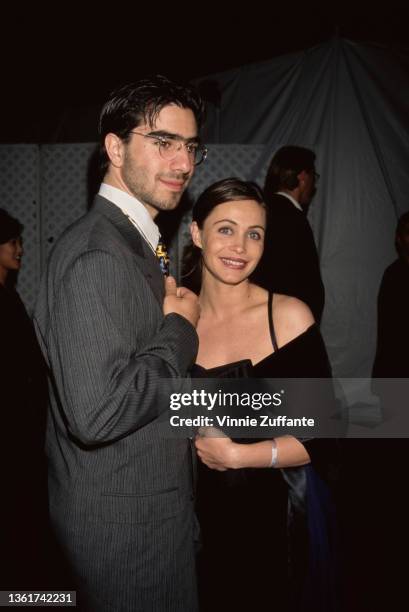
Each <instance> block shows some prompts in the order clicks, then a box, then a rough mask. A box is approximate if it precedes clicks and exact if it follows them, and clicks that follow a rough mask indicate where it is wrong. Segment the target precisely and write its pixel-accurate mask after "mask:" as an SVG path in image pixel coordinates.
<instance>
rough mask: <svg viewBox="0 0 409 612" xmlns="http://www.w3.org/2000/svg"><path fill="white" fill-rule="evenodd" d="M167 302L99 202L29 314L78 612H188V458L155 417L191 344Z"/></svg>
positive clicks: (192, 604)
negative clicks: (42, 373)
mask: <svg viewBox="0 0 409 612" xmlns="http://www.w3.org/2000/svg"><path fill="white" fill-rule="evenodd" d="M163 298H164V283H163V276H162V273H161V271H160V268H159V265H158V262H157V260H156V258H155V255H154V253H153V252H152V250H151V249H150V248H149V246H148V244H147V243H146V242H145V240H144V239H142V237H141V236H140V234H139V232H138V230H137V229H136V228H135V227H134V226H133V225H132V223H131V222H130V221H129V220H128V218H127V217H126V216H125V215H124V214H123V213H122V212H121V210H120V209H119V208H117V207H116V206H115V205H114V204H112V203H111V202H109V201H108V200H107V199H105V198H103V197H101V196H97V198H96V201H95V204H94V207H93V209H92V210H91V212H89V213H88V214H87V215H85V216H84V217H83V218H82V219H80V220H79V221H78V222H76V223H75V224H74V225H73V226H71V228H69V229H68V230H67V231H66V233H65V234H64V235H63V237H62V238H61V239H60V240H59V242H58V243H57V245H56V248H55V250H54V252H53V254H52V256H51V260H50V263H49V267H48V273H47V276H46V277H45V278H44V279H43V283H42V287H41V293H40V296H39V300H38V304H37V310H36V314H35V324H36V327H37V332H38V336H39V338H40V341H41V343H42V347H43V352H44V353H45V354H46V355H47V357H48V360H49V365H50V367H51V371H52V373H53V385H52V387H53V389H52V390H53V393H52V402H51V411H50V415H49V420H48V432H47V453H48V457H49V488H50V511H51V519H52V523H53V527H54V528H55V530H56V534H57V536H58V539H59V541H60V543H62V545H63V547H64V553H65V555H66V557H67V559H68V561H69V563H70V564H71V565H72V567H74V568H75V573H76V578H77V580H78V588H79V597H80V602H82V604H84V603H85V602H86V605H84V609H87V610H88V609H89V610H93V611H96V610H98V612H102V611H103V610H112V611H115V612H121V611H125V610H126V611H127V612H130V611H132V612H136V611H137V610H143V611H147V610H156V611H158V612H165V611H168V610H169V611H174V612H176V611H177V612H181V611H182V610H183V611H184V612H185V611H186V612H187V611H190V610H195V609H196V593H195V591H196V584H195V563H194V551H193V536H194V533H193V532H194V515H193V510H192V503H193V502H192V457H191V449H190V445H189V442H188V441H187V440H182V439H181V440H174V439H167V438H166V437H164V436H163V432H162V431H161V426H160V424H159V422H158V418H157V417H158V416H159V415H160V413H161V412H162V411H163V410H164V409H165V408H166V404H165V405H164V402H163V398H162V401H161V398H160V396H159V391H160V388H161V386H162V388H163V382H161V379H163V378H174V377H182V376H185V375H186V372H187V369H188V367H189V366H190V364H191V363H192V362H193V360H194V358H195V355H196V352H197V335H196V331H195V330H194V328H193V326H192V325H191V324H190V323H189V322H188V321H187V320H186V319H185V318H184V317H181V316H179V315H178V314H175V313H173V314H170V315H167V316H166V317H165V316H164V315H163V311H162V304H163ZM113 442H115V444H113ZM81 609H82V608H81Z"/></svg>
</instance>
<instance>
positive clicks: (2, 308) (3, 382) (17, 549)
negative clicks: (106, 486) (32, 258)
mask: <svg viewBox="0 0 409 612" xmlns="http://www.w3.org/2000/svg"><path fill="white" fill-rule="evenodd" d="M22 231H23V226H22V224H21V223H20V222H19V221H18V220H17V219H15V218H14V217H12V216H11V215H10V214H9V213H8V212H7V211H6V210H4V209H0V347H1V355H2V358H1V367H0V396H1V423H2V436H1V444H0V466H1V467H0V470H1V486H2V496H1V497H2V499H1V504H0V517H1V518H0V534H1V535H0V549H1V561H0V585H1V588H2V589H3V590H4V589H26V588H29V586H30V585H31V586H32V587H33V588H38V587H40V586H41V585H44V584H45V582H44V580H45V565H44V562H45V548H44V546H45V540H46V516H47V515H46V508H47V492H46V479H45V474H46V471H45V457H44V453H43V446H44V429H45V416H46V408H47V377H46V367H45V363H44V360H43V358H42V355H41V351H40V349H39V347H38V344H37V340H36V336H35V333H34V328H33V326H32V323H31V319H30V317H29V316H28V314H27V311H26V309H25V306H24V304H23V302H22V300H21V299H20V296H19V294H18V293H17V291H16V289H15V286H14V285H15V283H16V278H17V273H18V271H19V270H20V267H21V262H22V258H23V245H22V238H21V234H22Z"/></svg>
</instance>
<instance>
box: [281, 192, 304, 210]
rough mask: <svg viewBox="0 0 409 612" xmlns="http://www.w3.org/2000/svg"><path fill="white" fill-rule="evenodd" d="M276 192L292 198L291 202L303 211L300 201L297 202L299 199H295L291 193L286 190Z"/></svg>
mask: <svg viewBox="0 0 409 612" xmlns="http://www.w3.org/2000/svg"><path fill="white" fill-rule="evenodd" d="M276 194H277V195H282V196H284V197H286V198H288V199H289V200H290V202H292V203H293V204H294V206H295V207H296V208H298V210H301V212H302V207H301V206H300V203H299V202H297V200H295V199H294V198H293V196H290V194H289V193H287V192H286V191H276Z"/></svg>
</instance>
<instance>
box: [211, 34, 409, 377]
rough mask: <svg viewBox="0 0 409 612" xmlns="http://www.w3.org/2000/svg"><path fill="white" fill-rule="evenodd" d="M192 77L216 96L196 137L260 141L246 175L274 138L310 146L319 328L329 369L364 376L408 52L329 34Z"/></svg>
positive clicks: (398, 172)
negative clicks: (292, 49) (308, 44)
mask: <svg viewBox="0 0 409 612" xmlns="http://www.w3.org/2000/svg"><path fill="white" fill-rule="evenodd" d="M203 82H207V83H206V85H205V87H206V89H207V90H210V91H212V92H213V99H214V98H215V97H216V102H215V103H214V105H211V107H210V109H209V115H208V121H207V126H206V139H207V141H208V142H223V143H225V142H229V143H232V142H234V143H246V144H264V145H265V148H264V153H263V155H262V156H261V157H260V159H259V160H258V162H257V164H256V166H255V167H254V168H249V169H248V172H247V176H248V178H255V177H257V176H258V175H259V169H260V167H263V166H264V167H265V164H266V162H267V161H268V160H269V159H270V158H271V156H272V154H273V153H274V152H275V151H276V150H277V149H278V148H279V146H281V145H285V144H293V145H300V146H305V147H309V148H311V149H313V150H314V151H315V152H316V154H317V169H318V172H319V173H320V174H321V179H320V182H319V185H318V192H317V195H316V197H315V199H314V202H313V205H312V207H311V209H310V221H311V224H312V226H313V230H314V234H315V237H316V242H317V246H318V250H319V254H320V260H321V267H322V274H323V279H324V283H325V288H326V306H325V311H324V317H323V322H322V332H323V335H324V338H325V340H326V344H327V347H328V351H329V354H330V357H331V361H332V365H333V369H334V372H335V373H336V375H337V376H342V377H354V378H357V377H366V376H368V375H369V374H370V371H371V367H372V362H373V356H374V347H375V341H376V297H377V291H378V287H379V283H380V279H381V276H382V273H383V270H384V268H385V267H386V266H387V265H388V264H390V263H391V262H392V261H393V259H394V258H395V257H396V253H395V250H394V233H395V228H396V221H397V218H398V217H399V215H400V214H402V213H403V212H405V211H406V210H408V209H409V176H408V171H407V168H408V162H409V146H408V145H409V130H408V126H409V95H408V93H409V53H408V52H403V51H398V50H396V49H395V50H394V49H386V48H382V47H379V46H368V45H361V44H357V43H353V42H350V41H347V40H343V39H339V38H334V39H333V40H331V41H330V42H328V43H326V44H324V45H320V46H317V47H314V48H312V49H309V50H308V51H304V52H302V53H296V54H291V55H286V56H282V57H278V58H275V59H272V60H270V61H266V62H263V63H259V64H253V65H247V66H243V67H241V68H239V69H236V70H231V71H228V72H225V73H220V74H216V75H212V76H209V77H207V78H206V79H201V80H200V81H199V84H201V85H202V86H203ZM217 91H218V92H219V100H218V101H217V94H216V96H215V93H214V92H217Z"/></svg>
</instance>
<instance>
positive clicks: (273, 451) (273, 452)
mask: <svg viewBox="0 0 409 612" xmlns="http://www.w3.org/2000/svg"><path fill="white" fill-rule="evenodd" d="M271 442H272V443H273V446H272V447H271V463H270V467H273V468H275V467H276V466H277V463H278V449H277V442H276V441H275V438H273V439H272V440H271Z"/></svg>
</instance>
